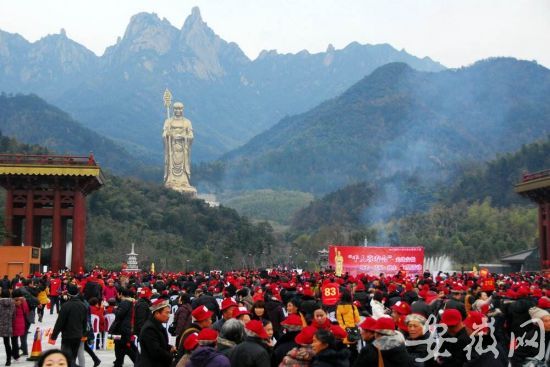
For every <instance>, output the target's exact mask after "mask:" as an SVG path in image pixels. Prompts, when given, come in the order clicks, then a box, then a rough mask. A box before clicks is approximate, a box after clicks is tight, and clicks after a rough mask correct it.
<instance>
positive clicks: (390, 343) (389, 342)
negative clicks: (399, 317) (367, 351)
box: [370, 317, 410, 366]
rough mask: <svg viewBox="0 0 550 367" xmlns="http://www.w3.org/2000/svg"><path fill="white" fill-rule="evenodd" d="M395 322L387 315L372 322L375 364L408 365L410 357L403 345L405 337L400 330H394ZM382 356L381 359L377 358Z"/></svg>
mask: <svg viewBox="0 0 550 367" xmlns="http://www.w3.org/2000/svg"><path fill="white" fill-rule="evenodd" d="M395 328H396V325H395V322H394V321H393V320H392V319H391V318H389V317H381V318H379V319H378V320H376V324H374V327H373V329H374V335H375V340H374V342H373V345H374V347H375V348H376V349H377V351H376V357H373V356H370V359H372V358H376V364H374V365H375V366H376V365H381V364H379V362H381V363H383V365H384V366H410V357H409V354H408V353H407V349H406V347H405V338H404V337H403V334H401V332H399V331H396V330H395ZM380 358H382V361H379V359H380Z"/></svg>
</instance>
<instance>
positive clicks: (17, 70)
mask: <svg viewBox="0 0 550 367" xmlns="http://www.w3.org/2000/svg"><path fill="white" fill-rule="evenodd" d="M394 61H401V62H406V63H408V64H409V65H411V67H413V68H415V69H418V70H425V71H439V70H443V69H444V67H443V66H442V65H441V64H439V63H437V62H434V61H432V60H431V59H429V58H422V59H420V58H417V57H414V56H412V55H410V54H408V53H406V52H404V51H398V50H396V49H394V48H393V47H391V46H390V45H387V44H383V45H361V44H359V43H356V42H353V43H351V44H349V45H348V46H346V47H345V48H343V49H341V50H336V49H334V47H332V46H330V45H329V47H327V50H326V51H325V52H320V53H314V54H311V53H309V52H299V53H297V54H279V53H277V52H275V51H269V52H262V53H261V54H260V55H259V56H258V57H257V58H256V59H255V60H250V59H249V58H248V57H247V56H246V55H245V54H244V53H243V52H242V50H241V49H240V48H239V46H238V45H237V44H236V43H233V42H227V41H225V40H223V39H222V38H221V37H220V36H218V35H217V34H216V33H215V32H214V30H212V29H211V28H210V27H209V26H208V24H207V23H206V22H205V21H204V20H203V19H202V16H201V14H200V11H199V9H198V8H194V9H193V10H192V12H191V14H190V15H189V16H188V17H187V19H185V22H183V26H182V27H181V28H177V27H174V26H173V25H171V24H170V23H169V22H168V21H167V20H166V19H160V18H159V17H158V16H157V15H156V14H150V13H139V14H136V15H134V16H133V17H132V18H131V20H130V22H129V24H128V26H127V28H126V31H125V33H124V35H123V36H122V37H121V38H120V39H119V40H118V41H117V43H116V44H114V45H112V46H110V47H108V48H107V49H106V51H105V53H104V54H103V55H102V56H101V57H97V56H96V55H95V54H93V53H92V52H91V51H89V50H87V49H86V48H85V47H84V46H82V45H80V44H78V43H76V42H74V41H72V40H70V39H69V38H68V37H67V35H66V33H65V32H64V31H61V32H60V33H59V34H55V35H49V36H46V37H44V38H43V39H41V40H39V41H37V42H34V43H30V42H27V41H26V40H25V39H23V38H22V37H21V36H19V35H16V34H10V33H7V32H1V31H0V86H1V87H0V88H1V91H4V92H12V93H35V94H37V95H39V96H41V97H42V98H44V99H45V100H47V101H48V102H49V103H51V104H53V105H56V106H59V107H60V108H62V109H63V110H64V111H67V112H69V113H70V114H71V115H72V116H73V117H74V118H75V119H76V120H78V121H79V122H81V123H82V124H83V125H85V126H86V127H88V128H90V129H92V130H94V131H97V132H99V133H101V134H102V135H105V136H107V137H109V138H112V139H114V140H116V141H117V142H119V143H121V144H124V146H125V147H126V149H128V150H129V151H130V152H131V153H132V154H133V155H134V157H135V159H138V160H141V161H144V162H150V163H154V164H160V163H161V161H162V141H161V139H160V131H161V130H162V126H161V125H162V120H163V116H164V109H163V105H162V93H163V92H164V90H165V89H166V88H167V87H168V88H170V89H171V90H172V92H173V95H174V98H175V99H177V100H182V101H183V102H184V103H185V104H186V106H187V107H186V112H185V113H186V114H187V116H188V117H189V118H190V119H191V120H192V121H193V123H194V125H193V126H194V128H195V130H196V134H195V135H196V139H195V142H194V146H193V160H194V161H195V162H198V161H203V160H211V159H214V158H217V157H219V156H220V155H221V154H223V153H225V152H227V151H229V150H231V149H234V148H236V147H238V146H241V145H243V144H244V143H246V142H247V141H248V140H249V139H250V138H252V137H253V136H255V135H256V134H258V133H260V132H262V131H264V130H265V129H267V128H269V127H271V126H272V125H273V124H275V123H276V122H277V121H278V120H280V119H281V118H282V117H284V116H286V115H291V114H295V113H299V112H303V111H306V110H308V109H310V108H312V107H314V106H315V105H316V104H318V103H320V102H321V101H323V100H326V99H328V98H333V97H335V96H337V95H338V94H339V93H341V92H343V91H344V90H346V89H347V88H348V87H349V86H351V85H352V84H353V83H355V82H357V81H358V80H360V79H361V78H362V77H364V76H365V75H367V74H369V73H371V72H372V71H373V70H374V69H376V68H377V67H379V66H382V65H384V64H386V63H389V62H394Z"/></svg>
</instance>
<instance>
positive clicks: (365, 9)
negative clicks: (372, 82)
mask: <svg viewBox="0 0 550 367" xmlns="http://www.w3.org/2000/svg"><path fill="white" fill-rule="evenodd" d="M193 6H199V7H200V10H201V14H202V17H203V19H204V20H205V21H206V22H207V23H208V25H209V26H210V27H211V28H212V29H213V30H214V31H215V32H216V33H217V34H218V35H220V36H221V37H222V38H223V39H225V40H226V41H234V42H236V43H237V44H238V45H239V46H240V47H241V49H242V50H243V51H244V52H245V53H246V54H247V55H248V56H249V57H250V58H252V59H254V58H256V56H257V55H258V53H259V52H260V51H261V50H263V49H269V50H271V49H276V50H278V51H279V52H293V53H295V52H298V51H300V50H303V49H307V50H309V51H310V52H319V51H324V50H325V49H326V47H327V45H328V44H329V43H332V44H333V45H334V46H335V47H336V48H337V49H340V48H343V47H345V46H346V45H347V44H349V43H350V42H353V41H357V42H360V43H363V44H364V43H370V44H377V43H389V44H391V45H392V46H394V47H395V48H397V49H402V48H404V49H406V50H407V51H408V52H409V53H412V54H414V55H416V56H419V57H424V56H429V57H431V58H432V59H434V60H437V61H439V62H441V63H443V64H444V65H446V66H449V67H457V66H461V65H469V64H471V63H473V62H475V61H476V60H479V59H482V58H486V57H489V56H514V57H517V58H521V59H527V60H536V61H537V62H539V63H540V64H543V65H545V66H546V67H550V0H457V1H448V0H433V1H431V0H425V1H420V0H403V1H397V0H396V1H391V0H380V1H367V0H239V1H231V0H203V1H187V0H185V1H184V0H179V1H177V0H154V1H153V0H108V1H107V0H85V1H81V0H48V1H46V0H0V29H1V30H4V31H7V32H12V33H19V34H21V35H22V36H23V37H25V38H26V39H27V40H29V41H33V42H34V41H36V40H38V39H40V38H41V37H43V36H45V35H47V34H50V33H59V30H60V29H61V28H65V30H66V32H67V35H68V36H69V37H70V38H71V39H73V40H75V41H77V42H79V43H81V44H83V45H85V46H86V47H87V48H89V49H91V50H92V51H94V52H95V53H96V54H98V55H101V54H103V52H104V51H105V48H106V47H107V46H110V45H112V44H114V43H115V42H116V39H117V37H118V36H122V35H123V34H124V30H125V28H126V26H127V25H128V22H129V20H130V17H131V16H132V15H134V14H136V13H138V12H142V11H145V12H150V13H152V12H154V13H157V14H158V15H159V17H161V18H164V17H165V18H167V19H168V20H169V21H170V23H172V24H173V25H174V26H176V27H177V28H181V26H182V25H183V22H184V21H185V18H186V17H187V16H188V15H189V14H190V13H191V8H192V7H193Z"/></svg>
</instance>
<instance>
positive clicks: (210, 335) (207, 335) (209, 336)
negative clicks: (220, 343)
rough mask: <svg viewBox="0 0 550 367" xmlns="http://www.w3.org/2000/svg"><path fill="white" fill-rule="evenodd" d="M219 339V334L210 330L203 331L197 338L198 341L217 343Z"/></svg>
mask: <svg viewBox="0 0 550 367" xmlns="http://www.w3.org/2000/svg"><path fill="white" fill-rule="evenodd" d="M217 338H218V332H217V331H216V330H214V329H210V328H205V329H202V330H201V331H200V332H199V335H198V336H197V340H198V341H216V339H217Z"/></svg>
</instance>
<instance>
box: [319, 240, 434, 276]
mask: <svg viewBox="0 0 550 367" xmlns="http://www.w3.org/2000/svg"><path fill="white" fill-rule="evenodd" d="M328 251H329V264H330V265H331V266H332V267H333V268H334V269H335V270H336V274H337V275H338V273H339V272H340V271H341V273H342V274H345V273H346V272H347V273H349V274H351V275H353V276H356V275H357V274H361V273H364V274H370V275H378V274H380V273H384V274H389V275H393V274H396V273H397V272H398V271H399V270H401V269H402V270H404V271H405V272H407V274H408V275H415V274H422V272H423V270H424V269H423V268H424V247H359V246H337V245H331V246H329V247H328Z"/></svg>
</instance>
